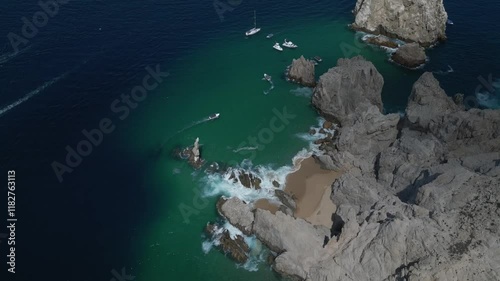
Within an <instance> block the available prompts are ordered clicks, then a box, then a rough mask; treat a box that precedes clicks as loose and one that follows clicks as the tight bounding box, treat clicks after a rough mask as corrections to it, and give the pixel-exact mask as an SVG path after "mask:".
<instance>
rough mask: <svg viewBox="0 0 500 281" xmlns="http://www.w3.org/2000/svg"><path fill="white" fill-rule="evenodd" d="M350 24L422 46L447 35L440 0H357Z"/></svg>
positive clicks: (359, 28) (443, 10)
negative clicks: (353, 17) (353, 16)
mask: <svg viewBox="0 0 500 281" xmlns="http://www.w3.org/2000/svg"><path fill="white" fill-rule="evenodd" d="M353 12H354V15H355V20H354V23H353V24H352V27H353V28H354V29H356V30H362V31H365V32H368V33H372V34H382V35H386V36H388V37H392V38H398V39H402V40H404V41H408V42H417V43H419V44H420V45H422V46H424V47H428V46H431V45H433V44H435V43H436V42H438V41H442V40H445V39H446V21H447V20H448V14H447V13H446V11H445V9H444V5H443V0H435V1H433V0H407V1H400V0H378V1H376V0H357V2H356V7H355V8H354V11H353Z"/></svg>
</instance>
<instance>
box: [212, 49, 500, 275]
mask: <svg viewBox="0 0 500 281" xmlns="http://www.w3.org/2000/svg"><path fill="white" fill-rule="evenodd" d="M383 84H384V80H383V77H382V75H380V73H379V72H378V71H377V69H376V68H375V66H374V65H373V64H372V63H371V62H369V61H366V60H365V59H364V58H362V57H354V58H352V59H339V60H338V62H337V66H335V67H333V68H331V69H330V70H328V71H327V72H326V73H325V74H323V75H322V76H321V77H320V79H319V81H318V82H317V86H316V88H315V89H314V93H313V97H312V105H313V107H314V108H316V109H317V111H318V112H319V114H320V115H321V116H322V117H324V118H325V119H326V120H327V122H328V123H327V124H326V125H325V126H327V127H331V126H333V125H332V124H336V125H335V126H336V128H337V129H336V133H335V135H332V136H329V138H328V141H326V142H325V143H322V145H321V149H322V154H320V155H316V156H315V157H314V159H316V161H318V162H320V164H321V167H323V168H324V169H329V170H331V171H332V172H336V173H338V176H336V177H335V180H334V181H333V182H332V183H331V185H330V188H329V189H328V190H327V191H328V193H327V195H329V198H327V199H329V200H328V201H329V202H328V203H329V204H331V206H333V207H330V208H329V209H322V210H321V211H323V212H325V210H330V211H329V212H330V213H329V214H327V218H329V224H327V225H325V224H322V223H312V222H311V220H308V219H305V218H300V217H298V216H297V212H296V209H297V208H298V207H300V206H298V205H297V204H299V203H300V201H299V200H297V198H296V197H295V196H294V194H290V193H289V192H287V189H286V188H285V190H284V192H283V191H281V190H279V189H280V188H278V187H277V191H276V192H277V193H279V196H277V198H279V200H280V201H281V204H280V206H279V208H277V209H275V210H273V211H270V210H266V209H265V208H259V207H255V205H254V204H252V203H249V202H247V203H246V202H243V201H241V200H239V199H237V198H229V199H223V200H220V201H219V203H218V204H217V208H218V210H219V213H220V214H221V216H223V217H224V218H225V219H226V220H227V221H229V222H230V223H231V224H232V225H234V226H235V227H237V228H238V229H239V230H241V232H242V233H244V234H246V235H255V236H256V237H257V238H258V239H259V240H260V241H261V242H262V243H263V244H265V245H266V246H267V247H268V248H269V249H270V250H271V251H272V252H273V258H272V259H271V260H272V267H273V269H274V270H275V271H276V272H278V273H280V274H281V275H283V276H285V277H287V278H289V279H291V280H308V281H316V280H328V281H334V280H335V281H337V280H339V281H340V280H377V281H378V280H387V281H389V280H498V278H499V276H500V234H499V232H500V141H499V139H500V111H495V110H480V109H471V110H469V111H465V110H464V109H463V108H462V107H461V106H460V105H457V104H456V103H455V102H454V101H453V100H452V99H451V98H450V97H448V96H447V95H446V93H445V92H444V90H443V89H442V88H441V87H440V85H439V82H438V81H437V80H436V79H435V78H434V76H433V75H432V74H431V73H424V74H423V75H422V76H421V77H420V79H419V80H418V81H417V82H415V84H414V86H413V89H412V92H411V95H410V97H409V99H408V104H407V107H406V111H405V114H404V116H400V115H399V114H384V110H383V103H382V99H381V92H382V87H383ZM325 123H326V122H325ZM249 178H252V177H249ZM285 185H286V183H285ZM278 186H279V185H278ZM253 188H255V186H254V187H253ZM323 215H324V214H323ZM224 240H225V241H227V240H228V239H224ZM231 241H232V242H231ZM241 241H242V240H241V239H235V240H230V241H227V242H228V243H233V244H234V245H233V246H227V245H226V246H223V249H224V251H230V249H232V248H234V251H235V254H234V255H233V258H234V259H235V260H237V261H239V262H243V261H244V259H242V258H241V253H245V251H246V248H245V247H244V246H242V245H241Z"/></svg>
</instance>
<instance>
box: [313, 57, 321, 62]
mask: <svg viewBox="0 0 500 281" xmlns="http://www.w3.org/2000/svg"><path fill="white" fill-rule="evenodd" d="M314 60H315V61H317V62H322V61H323V59H322V58H321V57H319V56H315V57H314Z"/></svg>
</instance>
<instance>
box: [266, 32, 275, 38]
mask: <svg viewBox="0 0 500 281" xmlns="http://www.w3.org/2000/svg"><path fill="white" fill-rule="evenodd" d="M273 36H274V34H272V33H269V34H268V35H267V36H266V38H267V39H270V38H273Z"/></svg>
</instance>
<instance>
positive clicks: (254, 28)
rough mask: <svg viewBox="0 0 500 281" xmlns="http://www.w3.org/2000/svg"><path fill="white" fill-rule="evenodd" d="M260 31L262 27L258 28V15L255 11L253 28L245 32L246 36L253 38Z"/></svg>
mask: <svg viewBox="0 0 500 281" xmlns="http://www.w3.org/2000/svg"><path fill="white" fill-rule="evenodd" d="M259 31H260V27H257V15H256V13H255V11H253V28H252V29H250V30H248V31H247V32H245V35H246V36H252V35H254V34H255V33H257V32H259Z"/></svg>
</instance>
